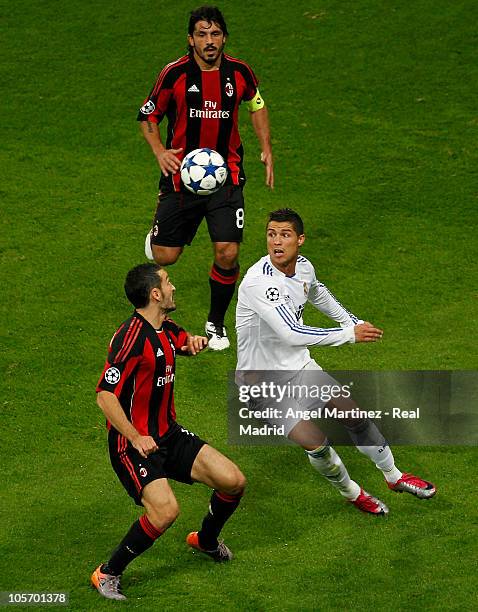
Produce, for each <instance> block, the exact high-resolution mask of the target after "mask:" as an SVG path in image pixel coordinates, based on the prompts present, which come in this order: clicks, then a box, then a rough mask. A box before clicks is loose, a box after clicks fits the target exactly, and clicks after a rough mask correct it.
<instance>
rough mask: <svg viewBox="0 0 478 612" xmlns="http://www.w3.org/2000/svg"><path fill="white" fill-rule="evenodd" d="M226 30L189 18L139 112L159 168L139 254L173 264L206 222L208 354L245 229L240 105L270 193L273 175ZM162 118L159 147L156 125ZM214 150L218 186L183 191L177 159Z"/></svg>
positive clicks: (251, 92) (264, 125)
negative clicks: (221, 165)
mask: <svg viewBox="0 0 478 612" xmlns="http://www.w3.org/2000/svg"><path fill="white" fill-rule="evenodd" d="M227 36H228V30H227V25H226V22H225V20H224V17H223V16H222V14H221V12H220V11H219V9H218V8H216V7H211V6H202V7H200V8H198V9H196V10H194V11H192V12H191V15H190V19H189V28H188V48H189V53H188V54H187V55H185V56H183V57H181V58H179V59H178V60H176V61H174V62H171V63H170V64H168V65H167V66H166V67H165V68H164V69H163V70H162V71H161V73H160V74H159V77H158V79H157V81H156V83H155V85H154V87H153V89H152V90H151V92H150V94H149V96H148V97H147V99H146V100H145V102H144V105H143V106H142V107H141V109H140V111H139V114H138V121H140V122H141V129H142V132H143V134H144V137H145V139H146V141H147V142H148V143H149V145H150V146H151V149H152V151H153V153H154V155H155V157H156V159H157V161H158V164H159V167H160V169H161V178H160V181H159V197H158V207H157V211H156V215H155V218H154V221H153V229H152V230H151V232H150V233H148V235H147V236H146V244H145V252H146V255H147V256H148V257H149V258H150V259H154V260H155V261H156V262H157V263H159V264H161V265H163V266H167V265H170V264H173V263H175V262H176V261H177V259H178V258H179V256H180V255H181V253H182V252H183V249H184V246H185V245H186V244H188V245H189V244H190V243H191V242H192V240H193V238H194V236H195V234H196V231H197V229H198V227H199V225H200V223H201V221H202V219H203V218H204V217H205V218H206V222H207V226H208V231H209V235H210V238H211V241H212V243H213V247H214V262H213V265H212V268H211V271H210V275H209V284H210V292H211V302H210V310H209V315H208V321H207V322H206V335H207V337H208V339H209V348H210V349H213V350H223V349H225V348H228V347H229V340H228V337H227V331H226V328H225V327H224V316H225V314H226V311H227V308H228V306H229V304H230V302H231V299H232V297H233V295H234V290H235V286H236V281H237V279H238V278H239V263H238V261H239V244H240V242H241V241H242V233H243V227H244V198H243V187H244V183H245V180H246V179H245V175H244V169H243V164H242V161H243V147H242V143H241V138H240V135H239V130H238V110H239V105H240V103H241V102H245V103H246V105H247V108H248V110H249V113H250V117H251V120H252V125H253V127H254V130H255V132H256V135H257V138H258V140H259V143H260V146H261V150H262V152H261V161H262V162H263V163H264V165H265V171H266V184H267V185H268V186H269V187H271V188H273V186H274V171H273V160H272V148H271V142H270V130H269V119H268V112H267V108H266V107H265V105H264V100H263V98H262V96H261V94H260V92H259V89H258V80H257V78H256V76H255V75H254V72H253V71H252V69H251V68H250V67H249V66H248V65H247V64H246V63H245V62H243V61H241V60H239V59H236V58H233V57H231V56H229V55H226V54H225V53H224V46H225V44H226V39H227ZM164 116H166V117H167V119H168V132H167V139H166V144H163V142H162V140H161V135H160V131H159V124H160V122H161V121H162V119H163V118H164ZM202 147H208V148H210V149H214V150H216V151H218V152H219V153H220V154H221V155H222V157H223V158H224V160H225V161H226V164H227V167H228V178H227V180H226V183H225V185H224V186H223V187H222V188H221V189H219V191H217V192H216V193H214V194H212V195H211V196H201V195H195V194H192V193H190V192H189V191H187V190H186V189H185V187H184V186H183V185H182V183H181V179H180V174H179V172H178V170H179V168H180V165H181V161H182V159H183V158H184V156H185V155H186V154H187V153H189V152H190V151H193V150H194V149H198V148H202Z"/></svg>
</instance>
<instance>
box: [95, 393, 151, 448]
mask: <svg viewBox="0 0 478 612" xmlns="http://www.w3.org/2000/svg"><path fill="white" fill-rule="evenodd" d="M96 401H97V403H98V406H99V407H100V408H101V410H102V411H103V414H104V415H105V417H106V418H107V419H108V421H109V422H110V423H111V424H112V425H113V427H114V428H115V429H116V430H117V431H119V432H120V434H122V435H123V436H124V437H125V438H127V439H128V440H129V441H130V442H131V444H132V445H133V446H134V448H135V449H136V450H137V451H138V452H139V454H140V455H141V456H142V457H145V458H146V457H147V456H148V455H149V454H150V453H154V452H155V451H157V450H158V446H157V444H156V442H155V441H154V440H153V438H152V437H151V436H142V435H141V434H140V433H139V432H138V430H137V429H136V428H135V427H134V426H133V424H132V423H130V421H128V419H127V418H126V415H125V413H124V412H123V408H122V407H121V404H120V403H119V400H118V398H117V397H116V395H115V394H114V393H111V391H99V392H98V393H97V395H96Z"/></svg>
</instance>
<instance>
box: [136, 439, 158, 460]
mask: <svg viewBox="0 0 478 612" xmlns="http://www.w3.org/2000/svg"><path fill="white" fill-rule="evenodd" d="M131 444H132V445H133V446H134V448H135V449H136V450H137V451H138V452H139V454H140V455H141V457H144V458H146V457H147V456H148V455H150V454H151V453H155V452H156V451H157V450H158V445H157V444H156V442H155V441H154V440H153V438H152V437H151V436H138V437H137V438H135V439H134V440H131Z"/></svg>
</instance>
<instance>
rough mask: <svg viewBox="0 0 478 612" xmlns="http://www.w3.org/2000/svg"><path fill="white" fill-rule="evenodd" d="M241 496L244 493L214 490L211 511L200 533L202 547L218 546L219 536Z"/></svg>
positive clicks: (205, 518)
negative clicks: (234, 493) (229, 493)
mask: <svg viewBox="0 0 478 612" xmlns="http://www.w3.org/2000/svg"><path fill="white" fill-rule="evenodd" d="M241 497H242V493H239V494H238V495H228V494H227V493H221V492H220V491H213V493H212V495H211V502H210V506H209V512H208V513H207V514H206V516H205V517H204V520H203V522H202V527H201V531H200V532H199V533H198V538H199V545H200V546H201V548H204V550H214V549H216V548H217V545H218V542H217V536H218V535H219V534H220V533H221V529H222V528H223V527H224V523H225V522H226V521H227V519H228V518H229V517H230V516H231V515H232V513H233V512H234V511H235V509H236V508H237V506H238V505H239V502H240V501H241Z"/></svg>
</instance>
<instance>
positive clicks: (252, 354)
mask: <svg viewBox="0 0 478 612" xmlns="http://www.w3.org/2000/svg"><path fill="white" fill-rule="evenodd" d="M304 240H305V236H304V226H303V222H302V219H301V218H300V216H299V215H298V214H297V213H296V212H294V211H293V210H291V209H289V208H285V209H281V210H277V211H274V212H272V213H270V215H269V221H268V224H267V250H268V255H266V256H265V257H262V258H261V259H260V260H259V261H258V262H257V263H256V264H254V265H253V266H252V267H251V268H249V270H248V271H247V273H246V275H245V277H244V279H243V280H242V283H241V285H240V287H239V295H238V303H237V310H236V330H237V353H238V362H237V376H236V380H238V381H240V380H241V376H242V377H243V376H244V375H245V376H246V377H247V373H251V372H258V371H264V370H266V371H274V372H276V373H277V372H279V373H280V371H288V373H291V372H292V371H295V373H296V374H294V376H295V378H294V383H295V382H299V383H300V381H301V375H302V376H303V373H304V372H306V371H307V370H316V371H317V375H319V373H320V371H321V368H320V366H319V365H318V364H317V363H316V362H315V361H314V360H313V359H312V357H311V356H310V353H309V350H308V347H309V346H325V345H328V346H339V345H341V344H345V343H354V342H375V341H377V340H379V339H380V338H381V337H382V335H383V332H382V330H380V329H378V328H376V327H375V326H374V325H372V324H371V323H368V322H364V321H362V320H360V319H358V318H357V317H356V316H354V315H353V314H351V313H350V312H348V311H347V310H346V309H345V308H344V307H343V306H342V304H340V302H338V301H337V299H336V298H335V297H334V296H333V295H332V294H331V293H330V291H329V290H328V289H327V287H326V286H325V285H324V284H323V283H321V282H319V281H318V280H317V278H316V275H315V270H314V267H313V265H312V264H311V263H310V261H308V260H307V259H306V258H305V257H303V256H301V255H300V254H299V248H300V247H301V246H302V244H303V243H304ZM307 302H309V303H311V304H312V305H313V306H315V308H317V309H318V310H320V311H321V312H323V313H324V314H326V315H327V316H328V317H329V318H331V319H332V320H334V321H336V322H337V323H338V324H339V327H332V328H325V329H324V328H318V327H310V326H308V325H304V323H303V319H302V313H303V310H304V307H305V305H306V304H307ZM284 374H285V372H284ZM276 375H277V374H275V376H276ZM279 375H280V374H279ZM253 376H254V375H253ZM320 377H321V379H322V380H329V381H334V379H332V377H330V376H329V375H328V374H326V373H325V372H323V373H322V374H320ZM242 380H243V378H242ZM334 382H336V381H334ZM308 401H309V404H308V405H307V409H309V410H310V409H311V408H312V407H314V408H318V407H320V408H322V407H324V406H325V405H327V406H330V405H332V406H333V405H335V406H337V405H338V403H340V401H342V402H343V401H344V400H343V399H340V400H332V401H331V402H330V401H329V402H326V401H320V400H317V399H315V400H313V402H314V405H313V406H312V404H311V403H310V402H311V400H308ZM348 401H349V402H350V401H351V400H348ZM337 402H338V403H337ZM351 404H352V405H354V403H353V402H351ZM250 405H251V406H252V407H258V408H260V407H261V400H250ZM297 406H298V407H303V404H301V403H300V401H297ZM269 422H270V423H272V424H276V425H279V424H281V425H285V430H284V431H285V435H286V436H287V437H288V438H289V439H290V440H292V441H294V442H296V443H297V444H299V445H300V446H302V447H303V448H304V450H305V451H306V453H307V455H308V458H309V461H310V463H311V464H312V466H313V467H314V468H315V469H316V470H317V471H318V472H319V473H320V474H322V475H323V476H325V477H326V478H327V479H328V480H329V482H330V483H331V484H332V485H333V486H335V487H336V488H337V489H338V491H339V492H340V493H341V494H342V495H343V497H345V498H346V499H347V500H348V501H350V502H351V503H352V504H354V505H355V506H356V507H357V508H359V509H360V510H362V511H363V512H369V513H371V514H375V515H383V514H387V513H388V508H387V506H386V505H385V504H384V503H383V502H382V501H380V500H379V499H377V498H375V497H372V496H371V495H370V494H369V493H367V492H366V491H364V490H363V489H362V488H361V487H360V486H359V485H358V484H357V483H356V482H354V481H353V480H352V479H351V478H350V476H349V474H348V472H347V470H346V468H345V466H344V464H343V463H342V460H341V459H340V457H339V456H338V454H337V453H336V451H335V450H334V449H333V448H332V447H331V446H330V444H329V443H328V440H327V437H326V436H325V434H324V433H323V432H322V431H321V430H320V429H319V428H318V427H317V426H316V425H315V424H313V423H312V422H311V421H310V420H301V419H300V418H297V419H295V420H294V419H278V420H277V421H276V420H274V419H269ZM348 425H349V426H348V427H347V429H348V431H349V434H350V436H351V438H352V440H353V441H354V443H355V445H356V447H357V448H358V450H359V451H360V452H361V453H363V454H364V455H366V456H368V457H369V458H370V459H371V460H372V461H373V462H374V463H375V465H376V467H377V468H378V469H379V470H381V471H382V473H383V475H384V478H385V482H386V483H387V485H388V487H389V488H390V489H392V490H393V491H397V492H403V491H405V492H408V493H411V494H413V495H416V496H417V497H419V498H421V499H426V498H430V497H432V496H433V495H434V494H435V492H436V488H435V486H434V485H433V484H432V483H430V482H427V481H425V480H423V479H422V478H419V477H417V476H414V475H412V474H409V473H404V472H401V471H400V470H399V469H398V468H397V467H396V465H395V461H394V457H393V454H392V451H391V449H390V447H389V446H388V444H387V442H386V441H385V439H384V438H383V436H382V434H381V433H380V432H379V431H378V429H377V428H376V426H375V425H374V424H373V423H372V422H371V421H368V420H363V421H356V422H353V423H348ZM367 442H368V444H367ZM371 442H372V443H371Z"/></svg>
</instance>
